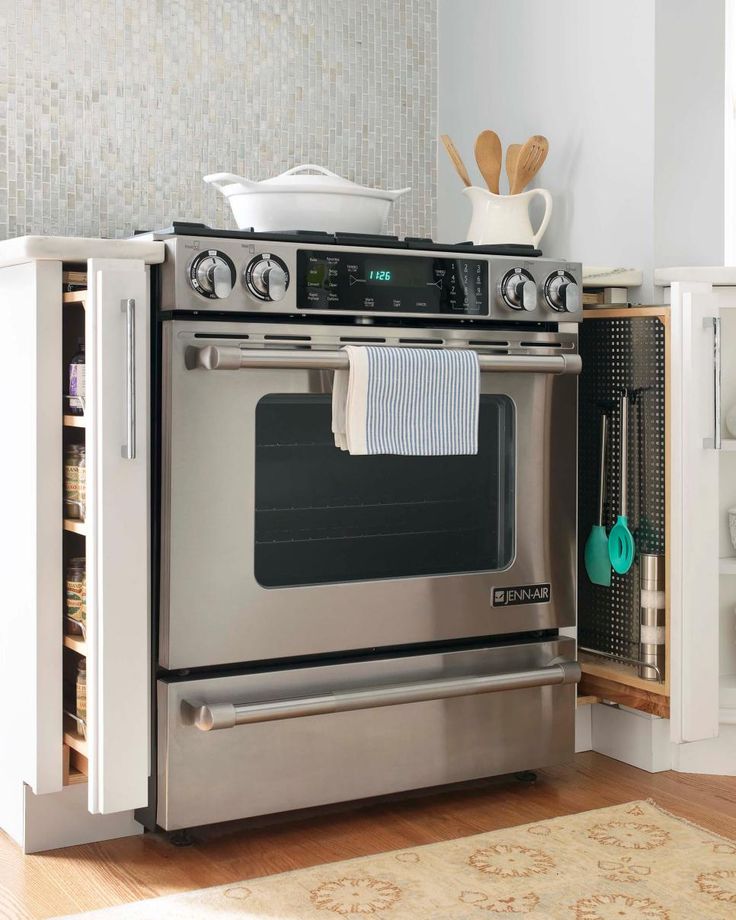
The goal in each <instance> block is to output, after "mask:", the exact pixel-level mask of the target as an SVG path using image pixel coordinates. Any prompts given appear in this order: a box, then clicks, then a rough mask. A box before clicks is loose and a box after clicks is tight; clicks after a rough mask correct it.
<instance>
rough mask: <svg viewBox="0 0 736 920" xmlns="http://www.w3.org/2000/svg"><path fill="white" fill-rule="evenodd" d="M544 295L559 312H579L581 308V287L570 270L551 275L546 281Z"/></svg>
mask: <svg viewBox="0 0 736 920" xmlns="http://www.w3.org/2000/svg"><path fill="white" fill-rule="evenodd" d="M544 296H545V297H546V298H547V303H548V304H549V305H550V307H552V309H553V310H557V311H558V312H559V313H577V312H578V310H579V309H580V288H579V287H578V283H577V282H576V281H575V279H574V278H573V276H572V275H571V274H570V272H565V271H558V272H555V273H554V274H553V275H550V276H549V278H547V280H546V281H545V283H544Z"/></svg>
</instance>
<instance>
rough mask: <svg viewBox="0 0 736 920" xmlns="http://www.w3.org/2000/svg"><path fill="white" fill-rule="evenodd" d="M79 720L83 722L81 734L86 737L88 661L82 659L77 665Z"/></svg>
mask: <svg viewBox="0 0 736 920" xmlns="http://www.w3.org/2000/svg"><path fill="white" fill-rule="evenodd" d="M76 683H77V687H76V690H77V718H78V719H80V720H81V722H83V723H84V724H83V725H80V726H79V728H80V732H81V733H82V734H83V735H85V736H86V731H85V729H86V725H87V659H86V658H80V659H79V664H78V665H77V682H76Z"/></svg>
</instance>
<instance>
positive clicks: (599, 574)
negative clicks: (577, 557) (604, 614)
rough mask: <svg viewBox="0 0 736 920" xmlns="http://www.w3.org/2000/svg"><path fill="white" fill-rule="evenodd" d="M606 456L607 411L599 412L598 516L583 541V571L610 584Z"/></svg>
mask: <svg viewBox="0 0 736 920" xmlns="http://www.w3.org/2000/svg"><path fill="white" fill-rule="evenodd" d="M607 456H608V413H607V412H603V413H602V414H601V453H600V466H599V472H600V480H599V483H598V518H597V523H596V524H593V526H592V527H591V528H590V533H589V534H588V539H587V540H586V541H585V557H584V558H585V571H586V572H587V573H588V578H589V579H590V580H591V581H592V582H593V584H594V585H604V586H605V587H608V586H609V585H610V584H611V560H610V559H609V558H608V534H607V533H606V528H605V526H604V524H603V511H604V506H605V501H606V469H607Z"/></svg>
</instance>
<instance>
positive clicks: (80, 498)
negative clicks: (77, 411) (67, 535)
mask: <svg viewBox="0 0 736 920" xmlns="http://www.w3.org/2000/svg"><path fill="white" fill-rule="evenodd" d="M86 507H87V463H86V454H85V450H84V444H70V445H69V446H68V447H67V449H66V452H65V454H64V516H65V517H67V518H70V519H71V520H75V521H84V520H85V512H86Z"/></svg>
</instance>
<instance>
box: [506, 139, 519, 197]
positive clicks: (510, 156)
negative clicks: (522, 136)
mask: <svg viewBox="0 0 736 920" xmlns="http://www.w3.org/2000/svg"><path fill="white" fill-rule="evenodd" d="M520 150H521V144H509V145H508V147H507V148H506V176H507V177H508V180H509V192H510V191H511V187H512V185H513V184H514V173H515V172H516V164H517V162H518V160H519V151H520Z"/></svg>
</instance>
